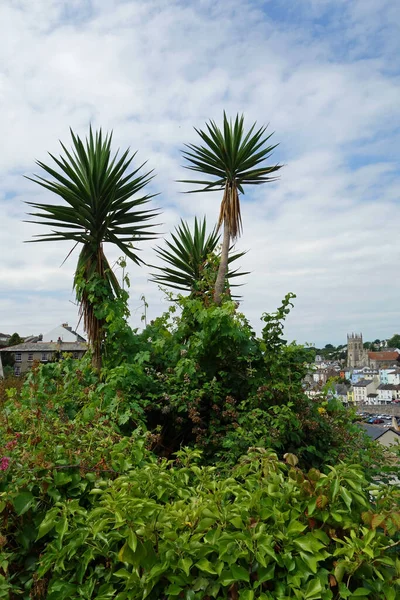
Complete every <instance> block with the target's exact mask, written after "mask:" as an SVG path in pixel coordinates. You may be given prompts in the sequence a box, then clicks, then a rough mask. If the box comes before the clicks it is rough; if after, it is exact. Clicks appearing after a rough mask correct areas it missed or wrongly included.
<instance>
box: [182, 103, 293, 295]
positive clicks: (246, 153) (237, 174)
mask: <svg viewBox="0 0 400 600" xmlns="http://www.w3.org/2000/svg"><path fill="white" fill-rule="evenodd" d="M206 128H207V129H206V131H203V130H201V129H196V128H195V131H196V132H197V133H198V134H199V136H200V137H201V139H202V140H203V145H196V144H185V145H186V147H187V148H188V150H185V151H183V156H184V158H185V159H186V161H187V162H188V163H189V164H188V165H185V166H186V168H187V169H189V170H191V171H196V172H197V173H200V174H201V175H203V176H204V177H202V178H201V179H191V180H183V183H189V184H195V185H196V186H198V185H200V186H202V187H201V188H200V189H197V188H196V189H194V190H189V191H190V192H191V193H194V192H213V191H215V190H221V191H223V197H222V202H221V207H220V212H219V218H218V224H217V227H218V229H219V228H220V227H221V226H222V224H223V225H224V235H223V242H222V250H221V261H220V265H219V270H218V276H217V280H216V283H215V291H214V300H215V302H216V303H217V304H219V303H220V302H221V296H222V293H223V290H224V284H225V276H226V272H227V269H228V256H229V248H230V245H231V243H232V242H234V241H235V240H236V238H238V237H239V236H240V234H241V230H242V219H241V213H240V200H239V193H241V194H244V187H245V186H246V185H260V184H262V183H267V182H270V181H275V180H276V179H277V177H276V176H274V175H273V174H274V173H276V172H277V171H279V169H281V167H282V165H279V164H275V165H271V166H265V161H266V160H267V159H268V158H269V157H270V156H271V154H272V152H273V150H274V149H275V148H276V147H277V145H278V144H275V145H273V146H270V145H268V144H267V142H268V141H269V139H270V138H271V136H272V133H271V134H269V135H266V134H265V132H266V129H267V127H266V126H265V127H260V128H258V129H256V123H254V124H253V125H252V126H251V127H250V129H249V130H248V131H247V132H245V130H244V117H243V115H242V116H239V115H237V116H236V119H235V122H234V123H233V122H232V120H229V119H228V118H227V116H226V114H225V112H224V119H223V128H222V130H221V129H220V128H219V127H217V125H216V124H215V122H214V121H210V122H209V123H206Z"/></svg>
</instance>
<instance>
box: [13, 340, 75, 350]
mask: <svg viewBox="0 0 400 600" xmlns="http://www.w3.org/2000/svg"><path fill="white" fill-rule="evenodd" d="M78 350H87V344H86V343H84V342H60V343H58V342H28V343H26V344H25V343H24V344H17V345H16V346H10V347H9V348H2V350H1V352H76V351H78Z"/></svg>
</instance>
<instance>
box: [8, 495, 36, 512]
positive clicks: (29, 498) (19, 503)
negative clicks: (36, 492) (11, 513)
mask: <svg viewBox="0 0 400 600" xmlns="http://www.w3.org/2000/svg"><path fill="white" fill-rule="evenodd" d="M34 502H35V498H34V496H33V494H31V492H21V494H18V496H16V497H15V498H14V500H13V506H14V508H15V512H16V513H17V515H19V516H20V515H23V514H24V513H26V511H27V510H29V509H30V508H31V506H32V505H33V504H34Z"/></svg>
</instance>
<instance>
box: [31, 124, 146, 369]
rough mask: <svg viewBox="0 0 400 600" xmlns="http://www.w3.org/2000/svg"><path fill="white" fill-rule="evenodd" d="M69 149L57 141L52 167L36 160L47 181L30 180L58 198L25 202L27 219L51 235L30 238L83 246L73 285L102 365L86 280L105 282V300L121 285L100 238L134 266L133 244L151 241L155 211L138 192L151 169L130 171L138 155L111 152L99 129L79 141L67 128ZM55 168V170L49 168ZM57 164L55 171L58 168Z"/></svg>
mask: <svg viewBox="0 0 400 600" xmlns="http://www.w3.org/2000/svg"><path fill="white" fill-rule="evenodd" d="M71 137H72V149H71V151H70V150H68V149H67V148H66V146H65V145H64V144H63V143H61V142H60V143H61V147H62V150H63V153H62V154H61V155H60V156H59V157H58V158H57V157H56V156H53V155H52V154H50V157H51V158H52V160H53V161H54V163H55V165H53V166H48V165H47V164H45V163H43V162H41V161H37V164H38V165H39V167H41V168H42V169H43V170H44V171H45V172H46V173H47V174H48V175H50V177H51V179H48V178H45V177H41V176H39V175H34V176H33V177H28V179H30V180H31V181H34V182H35V183H37V184H39V185H40V186H42V187H44V188H46V189H47V190H50V191H51V192H53V193H54V194H56V195H57V196H59V197H60V198H61V199H62V200H63V202H62V203H61V204H44V203H37V202H27V204H28V205H30V206H31V207H33V208H34V209H35V210H36V211H39V212H31V213H29V215H30V216H32V217H35V220H31V221H28V222H31V223H36V224H42V225H48V226H49V227H51V228H52V233H48V234H39V235H36V236H34V237H36V238H38V239H35V240H31V241H34V242H54V241H63V240H64V241H65V240H67V241H69V242H73V243H74V247H73V248H75V246H77V245H80V246H81V251H80V254H79V258H78V264H77V267H76V271H75V275H74V282H73V286H74V289H75V293H76V296H77V300H78V302H79V305H80V314H81V315H82V316H83V320H84V327H85V330H86V332H87V336H88V341H89V343H90V345H91V347H92V350H93V366H94V367H95V368H97V369H99V368H100V367H101V345H102V341H103V339H104V320H103V319H102V318H99V317H98V316H96V302H95V301H94V300H93V296H92V295H91V294H90V293H89V290H88V286H87V285H85V284H87V283H88V282H90V281H94V280H95V279H96V278H97V280H99V278H100V281H102V282H103V286H102V287H103V293H105V295H106V297H108V298H109V299H113V298H115V297H116V296H118V295H119V293H120V291H121V288H120V285H119V282H118V280H117V278H116V277H115V275H114V273H113V271H112V269H111V267H110V264H109V262H108V260H107V258H106V256H105V254H104V248H103V244H104V242H110V243H111V244H114V245H115V246H117V247H118V249H119V250H121V252H123V254H124V255H126V256H127V257H129V258H131V259H132V260H133V261H134V262H135V263H136V264H137V265H140V264H141V263H142V262H143V261H142V260H141V259H140V258H139V256H138V254H137V248H136V247H134V246H133V243H135V242H137V241H143V240H149V239H153V238H154V237H155V236H156V235H157V234H156V233H154V231H152V228H153V227H154V224H153V223H149V221H150V220H151V219H152V218H153V217H155V216H156V214H157V213H156V212H155V211H154V210H152V209H148V208H147V207H146V205H147V203H148V202H149V201H150V199H151V198H152V197H153V196H154V195H152V194H144V195H141V193H142V190H143V189H144V188H145V187H146V185H147V184H148V183H149V181H150V180H151V179H152V177H153V175H152V171H147V172H142V167H143V164H142V165H140V166H139V167H137V168H134V169H132V168H131V164H132V161H133V159H134V157H135V155H136V153H134V154H131V153H130V150H129V149H128V150H126V151H125V152H124V153H123V154H122V155H121V156H119V153H118V151H117V152H116V153H115V154H112V151H111V142H112V133H110V134H106V135H103V134H102V131H101V129H100V130H99V131H96V132H95V133H93V131H92V129H91V128H90V132H89V136H88V137H87V138H86V140H84V141H82V140H81V139H80V138H79V136H77V135H75V134H74V132H73V131H72V130H71ZM53 167H54V168H53ZM57 167H58V169H57Z"/></svg>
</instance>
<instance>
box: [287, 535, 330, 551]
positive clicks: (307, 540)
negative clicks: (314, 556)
mask: <svg viewBox="0 0 400 600" xmlns="http://www.w3.org/2000/svg"><path fill="white" fill-rule="evenodd" d="M293 542H294V543H295V544H296V545H297V546H299V547H300V548H301V549H302V550H304V551H305V552H318V551H319V550H321V548H324V547H325V544H323V543H322V542H320V541H319V540H318V539H317V538H316V537H315V536H314V535H313V534H312V533H307V534H306V535H304V536H303V537H299V538H297V539H295V540H293Z"/></svg>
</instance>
